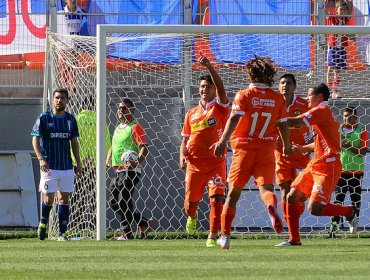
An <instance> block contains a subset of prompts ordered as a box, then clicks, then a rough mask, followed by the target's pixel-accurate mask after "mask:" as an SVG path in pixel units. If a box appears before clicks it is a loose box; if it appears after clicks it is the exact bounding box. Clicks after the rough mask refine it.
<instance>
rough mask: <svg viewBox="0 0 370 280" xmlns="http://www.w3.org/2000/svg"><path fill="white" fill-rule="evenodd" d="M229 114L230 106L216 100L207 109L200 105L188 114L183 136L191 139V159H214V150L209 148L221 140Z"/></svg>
mask: <svg viewBox="0 0 370 280" xmlns="http://www.w3.org/2000/svg"><path fill="white" fill-rule="evenodd" d="M228 114H229V104H220V103H219V102H218V101H217V100H216V99H214V100H213V101H211V102H209V103H208V104H207V106H206V107H205V108H204V107H203V106H202V105H201V104H199V105H198V106H196V107H194V108H191V109H190V110H189V111H188V112H187V113H186V116H185V120H184V126H183V129H182V132H181V135H182V136H183V137H188V138H189V139H188V142H187V149H188V156H189V157H193V158H214V154H213V150H210V149H209V148H210V147H211V145H212V144H214V143H216V142H217V141H218V140H219V139H220V137H221V135H222V133H223V131H224V129H225V125H226V122H227V118H228Z"/></svg>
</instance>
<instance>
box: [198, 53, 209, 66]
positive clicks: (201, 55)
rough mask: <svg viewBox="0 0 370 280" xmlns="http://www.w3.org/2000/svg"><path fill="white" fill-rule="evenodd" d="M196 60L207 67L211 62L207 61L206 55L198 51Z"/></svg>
mask: <svg viewBox="0 0 370 280" xmlns="http://www.w3.org/2000/svg"><path fill="white" fill-rule="evenodd" d="M198 62H199V63H200V64H202V65H203V66H205V67H208V66H209V65H211V62H210V61H209V59H208V58H207V57H206V56H204V55H203V54H202V52H200V57H199V59H198Z"/></svg>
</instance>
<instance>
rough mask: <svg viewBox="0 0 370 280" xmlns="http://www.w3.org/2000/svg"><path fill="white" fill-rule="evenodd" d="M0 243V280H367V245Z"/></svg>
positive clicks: (344, 240) (347, 242) (348, 241)
mask: <svg viewBox="0 0 370 280" xmlns="http://www.w3.org/2000/svg"><path fill="white" fill-rule="evenodd" d="M279 241H280V240H278V239H233V240H232V248H231V249H230V250H220V249H219V248H218V247H217V248H206V247H205V240H204V239H178V240H129V241H122V242H119V241H69V242H56V241H51V240H45V241H39V240H38V239H35V238H28V239H7V240H1V241H0V264H1V265H0V279H208V280H210V279H274V280H275V279H299V280H301V279H356V280H357V279H369V275H370V239H368V238H359V239H357V238H340V239H324V238H318V239H303V246H301V247H285V248H279V247H274V246H273V245H274V244H276V243H278V242H279Z"/></svg>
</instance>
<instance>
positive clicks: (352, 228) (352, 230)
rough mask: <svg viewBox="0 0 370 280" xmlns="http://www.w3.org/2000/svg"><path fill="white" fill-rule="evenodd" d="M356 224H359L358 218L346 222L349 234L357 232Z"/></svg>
mask: <svg viewBox="0 0 370 280" xmlns="http://www.w3.org/2000/svg"><path fill="white" fill-rule="evenodd" d="M358 222H359V219H358V217H357V216H356V217H354V218H353V219H352V221H348V225H349V232H350V233H356V232H357V228H358Z"/></svg>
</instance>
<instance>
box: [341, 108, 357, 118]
mask: <svg viewBox="0 0 370 280" xmlns="http://www.w3.org/2000/svg"><path fill="white" fill-rule="evenodd" d="M342 113H349V114H351V115H355V116H357V110H356V108H355V107H352V106H349V107H347V108H344V109H343V112H342Z"/></svg>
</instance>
